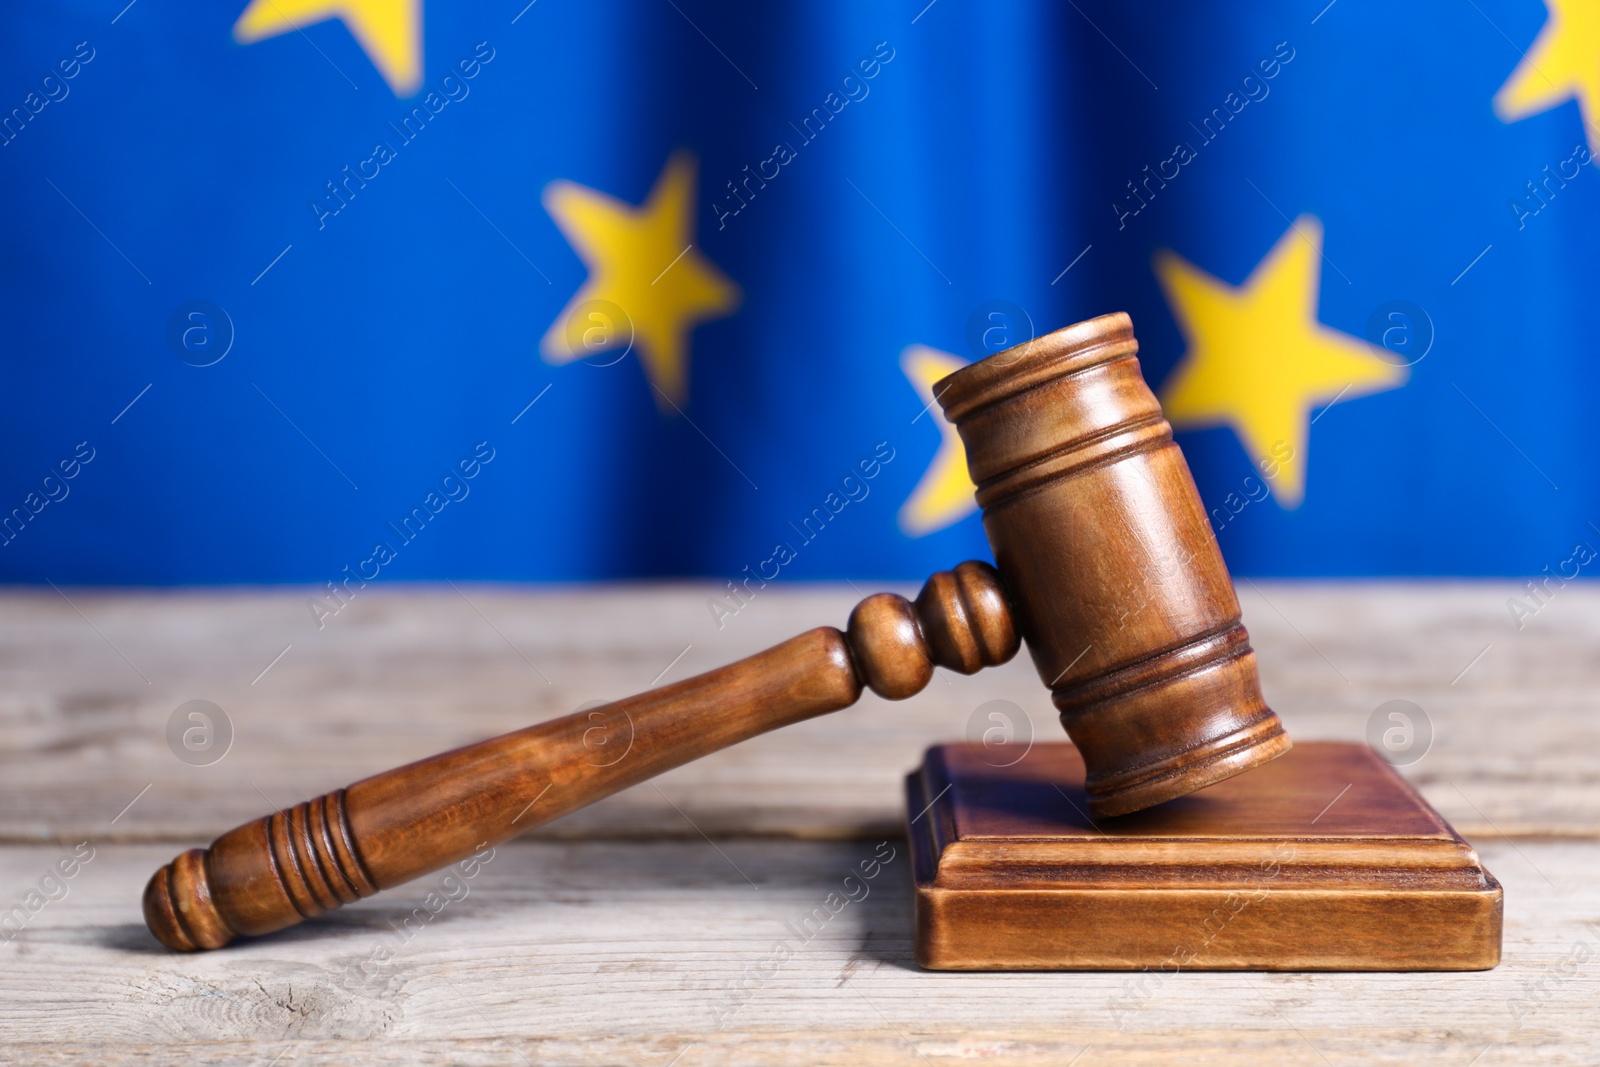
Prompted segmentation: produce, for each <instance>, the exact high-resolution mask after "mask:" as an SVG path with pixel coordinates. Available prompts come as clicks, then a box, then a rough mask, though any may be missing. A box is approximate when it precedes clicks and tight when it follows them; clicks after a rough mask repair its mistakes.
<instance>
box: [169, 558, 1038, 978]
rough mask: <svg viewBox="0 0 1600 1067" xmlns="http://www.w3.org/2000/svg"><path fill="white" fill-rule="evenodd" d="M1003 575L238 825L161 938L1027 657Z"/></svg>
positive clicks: (301, 905) (944, 576)
mask: <svg viewBox="0 0 1600 1067" xmlns="http://www.w3.org/2000/svg"><path fill="white" fill-rule="evenodd" d="M1016 651H1017V635H1016V631H1015V629H1014V628H1013V626H1012V623H1011V614H1010V612H1009V610H1008V609H1007V608H1006V605H1005V597H1004V593H1003V591H1002V589H1001V586H1000V583H999V579H998V576H997V575H996V574H995V572H994V570H993V568H991V567H990V566H989V565H988V564H985V563H979V562H968V563H963V564H961V565H960V566H958V567H956V568H955V569H954V570H952V571H949V572H941V573H940V574H937V575H935V576H934V577H933V578H931V579H929V581H928V583H927V585H926V586H925V587H924V589H923V591H922V593H921V595H919V596H918V598H917V601H916V603H915V604H912V603H910V602H908V601H907V600H905V599H904V598H903V597H900V596H896V595H894V594H891V593H879V594H876V595H874V596H870V597H868V598H867V599H865V600H863V601H862V602H861V603H860V604H859V605H858V606H857V607H856V609H855V611H854V612H853V613H852V614H851V617H850V623H849V627H848V631H847V632H846V633H841V632H840V631H838V630H836V629H833V628H832V627H819V628H817V629H815V630H811V631H808V632H807V633H804V634H801V635H800V636H799V637H796V638H793V639H791V640H789V641H786V642H784V643H783V644H780V645H778V646H776V647H775V648H771V649H768V650H767V651H765V652H761V653H758V654H757V655H754V656H751V657H749V658H747V659H744V660H741V661H740V662H738V663H735V664H732V665H730V666H727V667H722V668H719V669H717V670H714V671H709V672H707V673H705V674H702V675H698V676H696V677H694V678H690V679H687V680H685V681H682V682H678V683H676V684H673V685H668V686H664V687H662V688H661V689H657V690H652V691H650V692H648V693H644V694H641V695H639V696H635V697H630V698H628V699H626V700H620V701H616V702H614V703H610V704H605V705H602V706H600V707H597V708H591V709H588V710H584V711H578V712H575V713H573V714H571V715H567V716H563V717H562V718H559V719H554V720H552V721H550V722H545V723H541V724H539V725H537V726H531V727H528V728H527V729H525V730H519V731H517V732H515V733H511V734H506V735H504V736H501V737H497V738H493V739H491V740H488V741H483V742H479V743H478V744H475V745H468V746H466V747H464V748H459V749H456V750H455V751H453V752H446V753H444V754H442V755H438V756H433V757H430V758H428V759H424V760H419V761H417V762H416V763H412V764H408V765H407V766H404V767H399V768H396V769H395V770H392V771H386V772H384V773H383V774H378V775H374V776H373V777H371V778H367V779H364V780H362V781H359V782H357V783H355V784H354V785H352V786H350V787H349V788H347V789H340V790H336V791H335V792H333V793H329V794H327V795H325V796H322V797H318V798H316V799H315V800H311V801H308V802H305V803H302V804H298V805H296V806H295V807H292V808H288V809H285V810H283V811H279V812H277V813H275V814H273V815H270V816H268V817H266V818H263V819H257V820H255V821H253V822H249V823H246V824H245V825H243V826H240V827H237V828H236V829H233V830H230V831H229V832H227V833H225V834H223V835H222V836H221V837H219V838H217V840H215V841H213V842H212V843H211V846H210V848H208V849H191V850H189V851H188V852H185V853H184V854H183V855H181V856H179V857H178V858H177V859H175V860H174V861H173V862H172V863H170V864H168V865H166V866H165V867H163V868H161V869H160V870H158V871H157V872H156V873H155V874H154V875H153V876H152V877H151V879H150V881H149V884H148V885H147V886H146V888H145V893H144V915H145V922H146V923H147V924H148V925H149V927H150V930H151V932H152V933H154V934H155V935H156V937H157V938H158V939H160V941H161V942H162V944H165V945H167V946H168V947H169V948H175V949H180V950H192V949H214V948H221V947H222V946H223V945H226V944H228V943H229V942H230V941H232V940H233V939H234V937H236V936H238V935H240V934H246V935H261V934H268V933H272V932H274V931H276V930H282V929H284V928H285V927H288V926H292V925H294V924H295V923H298V922H300V921H302V920H304V919H310V918H314V917H316V916H318V915H321V914H323V913H324V912H327V911H329V910H331V909H333V908H337V907H340V906H341V905H344V904H349V903H352V902H353V901H355V900H358V899H360V898H361V897H365V896H371V895H372V894H374V893H376V892H377V891H378V890H380V889H388V888H391V887H393V886H396V885H400V884H402V883H404V882H408V881H410V880H411V879H413V878H416V877H418V876H419V875H422V874H426V873H427V872H429V871H433V870H437V869H439V868H441V867H444V866H446V865H448V864H451V863H455V862H457V861H459V860H462V859H465V858H466V857H468V856H470V855H472V854H474V853H475V852H476V851H478V850H479V849H481V848H483V847H485V846H488V845H494V844H497V843H499V842H502V841H505V840H506V839H508V838H510V837H514V836H516V835H517V834H519V833H522V832H524V831H525V830H528V829H531V828H533V827H535V826H538V825H540V824H541V823H545V822H549V821H550V820H552V819H557V818H560V817H561V816H562V815H565V814H566V813H568V812H570V811H573V810H576V809H577V808H581V807H583V806H585V805H587V804H591V803H593V802H594V801H596V800H599V799H601V798H602V797H606V796H610V795H611V794H612V793H615V792H617V791H618V790H620V789H624V788H626V787H627V786H630V785H633V784H636V783H638V782H642V781H645V780H646V779H649V778H653V777H655V776H656V775H658V774H661V773H662V772H664V771H668V770H671V769H672V768H674V767H677V766H680V765H681V764H684V763H687V762H688V761H690V760H692V759H696V758H698V757H700V756H703V755H706V754H707V753H710V752H715V751H718V750H720V749H723V748H726V747H728V746H729V745H734V744H737V743H738V742H740V741H743V740H746V739H748V738H751V737H754V736H756V735H757V734H761V733H765V732H766V731H768V730H774V729H777V728H778V727H781V726H787V725H789V724H791V723H795V722H799V721H800V720H802V719H807V718H811V717H813V716H816V715H822V714H825V713H827V712H831V711H837V710H839V709H840V708H844V707H848V706H849V705H851V704H853V703H855V701H856V699H857V698H858V697H860V695H861V692H862V689H863V687H871V688H872V689H873V691H874V692H876V693H877V694H878V695H879V696H882V697H886V698H889V699H901V698H904V697H908V696H910V695H912V694H913V693H916V692H917V691H918V690H920V689H922V687H923V686H925V685H927V684H928V682H929V680H930V679H931V678H932V677H933V670H934V667H935V666H936V665H937V666H942V667H945V668H948V669H950V670H954V671H958V672H961V673H966V674H970V673H972V672H973V671H976V670H978V669H980V668H982V667H985V666H992V665H995V664H999V663H1003V662H1005V661H1006V660H1008V659H1010V658H1011V657H1012V656H1014V655H1015V654H1016Z"/></svg>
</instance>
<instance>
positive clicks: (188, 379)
mask: <svg viewBox="0 0 1600 1067" xmlns="http://www.w3.org/2000/svg"><path fill="white" fill-rule="evenodd" d="M4 19H5V22H6V32H5V33H4V34H3V35H0V55H3V58H4V62H3V64H0V70H4V71H5V75H4V77H3V78H0V192H3V195H4V197H5V202H6V203H7V204H8V205H9V206H10V212H9V216H8V224H7V226H6V229H5V244H6V257H5V267H6V284H5V285H4V286H3V287H0V315H3V316H4V320H5V322H6V324H7V328H6V330H5V332H4V334H3V335H0V352H3V361H4V363H3V365H4V368H5V372H4V379H3V383H0V385H3V402H4V405H5V412H6V417H5V419H4V420H3V422H0V578H3V579H4V580H7V581H12V582H38V583H43V582H45V581H47V580H48V581H52V582H55V583H58V584H67V583H106V584H118V583H130V584H161V583H190V582H198V583H224V582H226V583H237V582H251V583H254V582H293V583H311V584H314V585H317V586H322V585H323V584H324V583H328V582H333V583H348V582H352V581H355V582H361V583H364V582H372V581H382V580H385V579H393V580H426V579H439V578H445V577H449V578H455V579H513V580H518V579H526V580H569V579H603V578H638V577H649V576H709V577H713V578H717V579H721V580H726V581H729V582H733V583H745V582H747V581H750V580H752V579H753V580H754V581H756V582H758V583H759V582H768V581H780V580H789V579H822V578H841V577H858V576H859V577H867V578H885V577H890V578H900V579H908V580H916V579H920V578H922V577H924V576H925V575H926V574H928V573H929V572H931V571H933V570H936V569H940V568H943V567H948V566H950V565H952V564H954V563H956V562H958V561H960V560H962V559H965V558H968V557H973V556H978V557H982V556H986V555H987V546H986V543H985V541H984V537H983V532H982V527H981V521H980V519H979V517H978V515H977V513H976V510H975V508H974V506H973V501H972V486H971V483H970V481H969V480H968V475H967V468H966V460H965V455H964V453H963V451H962V448H961V443H960V441H959V439H958V438H957V437H956V436H955V435H954V433H953V432H952V430H951V428H950V427H949V426H948V425H947V424H946V423H945V422H944V420H943V417H942V415H941V413H940V411H939V409H938V405H937V404H936V403H935V402H934V396H933V385H934V383H935V382H936V381H938V380H939V379H940V378H941V377H943V376H944V375H945V374H948V373H950V372H951V371H952V370H954V369H957V368H959V367H961V366H963V365H965V364H966V363H968V362H971V361H972V360H975V359H980V358H983V357H984V356H987V355H989V354H992V353H993V352H996V351H998V350H1000V349H1001V348H1004V347H1007V346H1009V345H1011V344H1015V343H1019V342H1021V341H1025V340H1027V339H1028V338H1030V337H1032V336H1036V335H1038V334H1041V333H1044V332H1047V331H1049V330H1051V329H1055V328H1058V327H1060V326H1064V325H1067V324H1070V323H1072V322H1075V321H1078V320H1081V319H1085V318H1088V317H1091V316H1093V315H1097V314H1101V313H1104V312H1108V311H1113V310H1126V311H1128V312H1130V313H1131V314H1132V316H1133V319H1134V323H1135V328H1136V331H1137V333H1138V336H1139V338H1140V341H1141V345H1142V352H1141V360H1142V363H1143V368H1144V373H1145V376H1146V378H1147V379H1148V381H1149V382H1150V384H1151V386H1152V388H1154V389H1155V390H1156V392H1157V395H1158V396H1159V397H1160V398H1161V401H1162V404H1163V407H1164V409H1165V411H1166V413H1167V417H1168V419H1169V420H1170V421H1171V423H1172V424H1173V426H1174V428H1175V430H1176V432H1177V439H1178V441H1179V443H1180V444H1181V445H1182V446H1183V448H1184V451H1185V453H1186V454H1187V456H1188V458H1189V462H1190V464H1191V467H1192V468H1193V470H1194V473H1195V477H1196V481H1197V483H1198V485H1199V487H1200V490H1201V494H1202V497H1203V498H1204V500H1205V503H1206V506H1207V508H1208V510H1209V511H1210V514H1211V516H1212V522H1213V525H1214V528H1215V530H1216V534H1217V538H1218V540H1219V543H1220V544H1221V546H1222V550H1223V552H1224V554H1225V556H1226V557H1227V559H1228V561H1229V563H1230V565H1231V566H1232V567H1233V568H1234V570H1235V572H1236V573H1241V574H1246V575H1269V576H1270V575H1285V576H1293V575H1443V574H1464V575H1487V574H1495V575H1517V576H1525V577H1534V576H1549V575H1554V576H1559V577H1561V578H1570V577H1574V576H1576V575H1578V574H1580V573H1582V574H1586V573H1588V570H1589V568H1590V567H1591V565H1592V563H1593V561H1594V558H1595V550H1594V548H1592V547H1590V546H1600V527H1597V526H1596V523H1600V504H1597V499H1596V496H1597V493H1596V489H1597V478H1600V476H1597V474H1596V473H1595V471H1594V470H1593V468H1592V464H1591V463H1590V462H1589V458H1590V455H1591V449H1590V448H1589V444H1590V443H1591V439H1592V436H1593V433H1592V430H1591V429H1590V427H1591V426H1592V425H1593V419H1592V415H1586V414H1585V412H1586V411H1589V410H1590V408H1591V398H1592V397H1593V396H1594V395H1595V394H1596V392H1597V386H1600V383H1597V381H1596V378H1597V376H1600V370H1597V361H1596V360H1595V359H1594V340H1593V338H1594V326H1593V322H1594V316H1595V308H1596V307H1597V305H1596V302H1595V300H1594V299H1593V297H1592V295H1591V290H1592V288H1593V287H1594V286H1595V284H1596V282H1597V281H1600V268H1597V267H1596V265H1595V259H1594V256H1593V255H1592V252H1591V250H1590V246H1588V245H1586V244H1584V241H1585V240H1587V238H1585V237H1584V236H1583V235H1584V234H1590V235H1593V234H1594V233H1596V232H1600V185H1596V181H1597V180H1600V179H1597V176H1596V174H1595V173H1594V171H1595V163H1594V153H1596V152H1600V20H1596V19H1594V18H1593V17H1592V16H1591V15H1590V14H1589V12H1588V9H1587V8H1586V7H1585V6H1583V5H1581V4H1579V3H1578V2H1577V0H1501V2H1495V3H1488V2H1485V3H1483V4H1482V5H1472V4H1467V5H1454V4H1434V3H1424V4H1413V5H1387V6H1384V5H1379V6H1374V5H1362V4H1354V3H1348V2H1346V3H1339V2H1337V0H1335V2H1333V3H1327V2H1326V0H1312V2H1309V3H1292V4H1288V5H1284V4H1268V3H1232V4H1224V5H1152V4H1115V3H1103V2H1094V3H1090V2H1088V0H1084V2H1082V3H1078V4H1065V5H1061V4H1055V3H1046V2H1043V0H1038V2H1021V0H1019V2H1017V3H1006V4H973V3H969V2H964V0H934V2H932V3H927V2H926V0H913V2H911V3H907V4H898V5H859V4H845V3H822V4H809V5H801V6H797V7H785V6H781V5H749V4H743V5H740V4H731V3H718V2H712V0H661V2H659V3H626V4H625V3H617V2H591V3H584V4H572V3H564V2H561V0H541V2H533V3H529V2H527V0H509V2H506V3H491V4H483V5H445V4H441V3H426V4H425V3H424V2H423V0H233V2H232V3H222V4H210V5H202V6H199V7H191V6H186V5H171V4H157V3H153V2H150V0H142V2H141V0H134V2H132V3H128V2H127V0H109V2H105V3H102V2H94V3H89V2H72V3H59V4H51V5H46V6H44V7H31V8H27V9H17V10H14V11H10V12H8V13H7V14H6V15H5V16H4ZM745 587H746V588H749V586H745ZM728 605H729V608H728V610H736V609H737V605H738V601H737V600H729V601H728Z"/></svg>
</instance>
